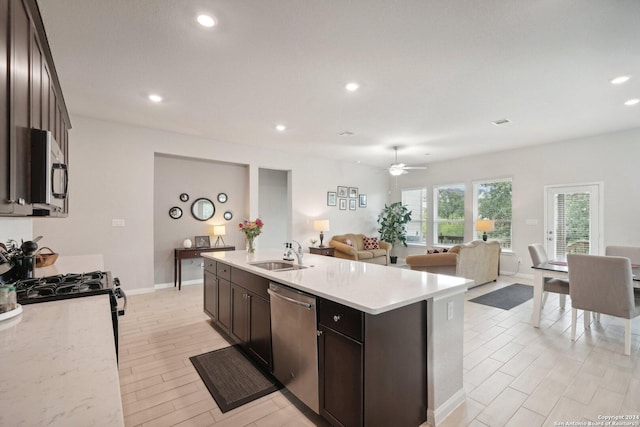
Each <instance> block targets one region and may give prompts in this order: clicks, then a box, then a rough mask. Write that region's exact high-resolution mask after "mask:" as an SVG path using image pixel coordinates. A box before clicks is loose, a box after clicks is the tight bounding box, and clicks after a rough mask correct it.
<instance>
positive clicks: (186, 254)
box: [173, 246, 236, 290]
mask: <svg viewBox="0 0 640 427" xmlns="http://www.w3.org/2000/svg"><path fill="white" fill-rule="evenodd" d="M235 250H236V247H235V246H215V247H213V248H188V249H187V248H175V249H174V250H173V287H174V288H175V287H176V283H177V284H178V290H182V260H183V259H190V258H200V257H202V255H201V254H203V253H206V252H219V251H235Z"/></svg>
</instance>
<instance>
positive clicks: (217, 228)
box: [213, 225, 227, 236]
mask: <svg viewBox="0 0 640 427" xmlns="http://www.w3.org/2000/svg"><path fill="white" fill-rule="evenodd" d="M226 233H227V229H226V227H225V226H224V225H214V226H213V235H214V236H224V235H225V234H226Z"/></svg>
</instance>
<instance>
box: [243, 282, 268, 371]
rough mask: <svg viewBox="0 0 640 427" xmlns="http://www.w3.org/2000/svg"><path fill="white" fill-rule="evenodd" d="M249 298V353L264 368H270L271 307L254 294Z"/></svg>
mask: <svg viewBox="0 0 640 427" xmlns="http://www.w3.org/2000/svg"><path fill="white" fill-rule="evenodd" d="M248 298H249V342H248V349H249V352H250V353H252V354H253V355H254V356H256V357H257V358H258V360H259V361H260V362H261V363H262V364H263V365H264V367H266V368H270V367H271V306H270V304H269V301H268V300H266V299H264V298H261V297H259V296H257V295H255V294H252V293H248Z"/></svg>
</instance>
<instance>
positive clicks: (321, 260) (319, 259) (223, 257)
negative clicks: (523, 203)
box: [202, 250, 474, 315]
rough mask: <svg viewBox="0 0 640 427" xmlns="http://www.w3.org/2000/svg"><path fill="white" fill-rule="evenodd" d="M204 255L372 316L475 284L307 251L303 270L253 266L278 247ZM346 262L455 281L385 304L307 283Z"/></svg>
mask: <svg viewBox="0 0 640 427" xmlns="http://www.w3.org/2000/svg"><path fill="white" fill-rule="evenodd" d="M279 255H280V257H279ZM202 256H203V257H205V258H209V259H212V260H216V261H220V262H222V263H225V264H228V265H231V266H233V267H236V268H239V269H241V270H244V271H247V272H249V273H252V274H256V275H258V276H261V277H264V278H266V279H268V280H273V281H274V282H278V283H280V284H283V285H285V286H290V287H292V288H294V289H297V290H300V291H303V292H308V293H310V294H312V295H315V296H317V297H321V298H325V299H328V300H331V301H334V302H336V303H339V304H343V305H346V306H348V307H351V308H354V309H356V310H359V311H362V312H365V313H368V314H373V315H375V314H380V313H384V312H387V311H391V310H394V309H397V308H400V307H404V306H407V305H410V304H413V303H416V302H419V301H424V300H428V299H432V298H437V299H440V298H446V297H449V296H451V295H455V294H459V293H463V292H465V291H466V290H467V288H468V286H470V285H473V283H474V282H473V281H472V280H468V279H464V278H459V277H454V276H444V275H435V274H432V273H427V272H420V271H412V270H407V269H401V268H396V267H390V266H381V265H375V264H367V263H362V262H358V261H349V260H344V259H339V258H332V257H325V256H321V255H311V254H305V257H304V262H303V265H304V266H306V267H307V268H306V269H302V270H293V271H281V272H277V271H270V270H265V269H262V268H259V267H254V266H253V265H251V263H255V262H264V261H279V260H281V254H280V252H279V251H278V250H263V251H256V253H255V254H251V255H249V254H246V252H245V251H233V252H212V253H204V254H202ZM243 258H244V260H243ZM247 259H250V260H247ZM345 262H346V263H355V266H356V268H361V269H363V270H366V269H373V270H377V272H375V271H374V272H373V273H372V274H375V273H378V275H379V274H380V273H384V275H385V276H387V277H393V276H397V277H401V276H402V275H403V271H404V272H405V273H406V272H411V279H410V280H414V281H415V282H416V283H418V282H422V281H424V280H428V278H429V277H428V276H431V278H434V277H436V276H437V277H438V278H440V279H444V281H448V282H452V283H453V284H450V285H446V286H442V287H439V288H437V289H430V290H428V291H424V292H422V293H416V292H411V294H412V295H410V296H406V297H402V298H400V299H394V298H391V299H390V300H388V301H384V303H382V304H380V303H379V302H378V304H369V305H367V304H365V303H363V302H359V301H357V300H356V299H349V298H346V297H343V296H341V295H338V294H336V293H332V292H328V291H325V290H323V289H321V288H318V286H312V285H306V284H305V283H304V281H305V273H307V277H310V275H309V273H312V274H311V276H317V275H318V274H319V273H321V272H324V273H325V274H326V270H328V269H330V268H331V267H333V266H334V265H335V263H345ZM332 264H333V265H332ZM381 269H383V270H381ZM405 275H406V274H405ZM374 277H375V276H374ZM313 278H314V280H316V281H317V280H318V278H317V277H313ZM418 278H419V279H418ZM374 280H375V279H374ZM407 280H408V279H407V278H406V277H405V278H404V281H405V282H406V281H407ZM375 285H377V286H378V288H377V290H378V291H382V292H383V293H384V291H385V289H383V288H386V287H388V286H389V285H388V284H386V283H379V284H374V283H371V288H369V284H367V288H366V289H367V290H369V289H373V287H374V286H375ZM360 286H362V284H360ZM361 289H364V288H361ZM374 290H375V289H374ZM392 290H393V289H392ZM392 293H393V292H390V293H389V294H392ZM360 299H363V298H360ZM364 299H366V298H364Z"/></svg>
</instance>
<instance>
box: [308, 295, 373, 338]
mask: <svg viewBox="0 0 640 427" xmlns="http://www.w3.org/2000/svg"><path fill="white" fill-rule="evenodd" d="M363 317H364V316H363V314H362V312H361V311H358V310H356V309H353V308H350V307H346V306H344V305H342V304H338V303H335V302H333V301H328V300H325V299H320V300H318V323H320V324H321V325H323V326H326V327H327V328H331V329H333V330H334V331H337V332H340V333H343V334H345V335H347V336H349V337H351V338H353V339H355V340H358V341H362V340H363V333H362V323H363Z"/></svg>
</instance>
